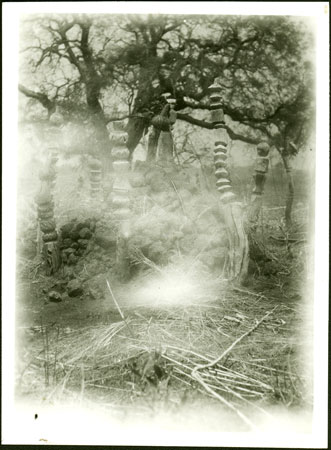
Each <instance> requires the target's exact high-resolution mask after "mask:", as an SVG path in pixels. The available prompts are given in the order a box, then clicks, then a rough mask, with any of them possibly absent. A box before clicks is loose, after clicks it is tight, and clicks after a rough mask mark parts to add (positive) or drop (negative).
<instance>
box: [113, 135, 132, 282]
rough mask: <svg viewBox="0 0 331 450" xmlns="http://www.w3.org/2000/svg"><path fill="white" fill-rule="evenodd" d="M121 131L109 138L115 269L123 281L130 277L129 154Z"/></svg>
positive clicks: (124, 136)
mask: <svg viewBox="0 0 331 450" xmlns="http://www.w3.org/2000/svg"><path fill="white" fill-rule="evenodd" d="M123 128H124V127H122V129H119V130H115V131H114V132H113V134H112V136H111V142H112V144H113V149H112V152H111V156H112V160H113V169H114V182H113V189H112V195H111V204H112V207H113V214H114V218H115V219H116V221H118V239H117V247H116V252H117V254H116V268H117V273H118V276H119V278H121V279H123V280H125V279H127V278H128V277H129V275H130V266H129V260H128V238H129V236H130V216H131V208H130V204H131V201H130V190H131V185H130V181H129V171H130V163H129V156H130V152H129V150H128V148H127V140H128V135H127V133H126V132H125V131H124V130H123Z"/></svg>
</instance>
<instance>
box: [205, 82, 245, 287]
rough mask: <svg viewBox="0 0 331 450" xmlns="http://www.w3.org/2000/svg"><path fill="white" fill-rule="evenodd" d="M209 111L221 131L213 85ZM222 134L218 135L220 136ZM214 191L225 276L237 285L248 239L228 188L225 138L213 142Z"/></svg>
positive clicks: (237, 204)
mask: <svg viewBox="0 0 331 450" xmlns="http://www.w3.org/2000/svg"><path fill="white" fill-rule="evenodd" d="M209 91H210V92H211V95H210V108H211V110H212V117H211V120H212V123H213V124H214V127H215V128H216V129H217V128H221V127H222V124H223V123H224V117H223V110H222V108H221V106H222V105H221V94H220V92H221V87H220V86H219V85H218V84H216V83H214V84H213V85H212V86H210V87H209ZM221 133H223V135H224V133H225V132H224V131H223V132H219V134H220V135H221ZM214 163H215V176H216V187H217V190H218V192H219V194H220V201H219V211H220V217H221V220H222V222H223V224H224V226H225V229H226V233H227V237H228V244H229V249H228V255H227V264H226V267H225V276H226V277H227V278H228V279H229V280H232V281H238V282H241V281H243V280H244V278H245V277H246V275H247V269H248V260H249V259H248V258H249V257H248V239H247V235H246V231H245V227H244V222H243V207H242V204H241V202H239V201H238V199H237V197H236V195H235V194H234V192H233V190H232V186H231V181H230V177H229V172H228V168H227V137H226V136H224V137H222V138H220V139H217V140H216V142H215V149H214Z"/></svg>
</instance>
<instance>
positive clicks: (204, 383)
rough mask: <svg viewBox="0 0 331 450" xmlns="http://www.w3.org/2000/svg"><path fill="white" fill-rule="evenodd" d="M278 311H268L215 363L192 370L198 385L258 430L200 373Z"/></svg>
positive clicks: (226, 352) (226, 351)
mask: <svg viewBox="0 0 331 450" xmlns="http://www.w3.org/2000/svg"><path fill="white" fill-rule="evenodd" d="M275 309H276V307H275V308H274V309H273V310H272V311H268V312H267V314H265V315H264V316H263V317H262V319H260V320H259V321H258V322H257V323H256V324H255V325H254V326H253V327H252V328H250V329H249V330H248V331H246V333H244V334H242V335H241V336H240V337H239V338H238V339H236V340H235V341H234V342H233V343H232V344H231V345H230V347H228V348H227V349H226V350H225V351H224V352H223V353H222V354H221V355H220V356H219V357H217V358H216V359H214V360H213V361H211V362H209V363H208V364H198V365H197V366H195V368H194V369H193V370H192V372H191V376H192V377H193V378H194V379H195V380H196V381H198V383H200V384H201V385H202V386H203V387H204V388H205V390H206V391H207V392H209V393H210V394H211V395H212V396H213V397H215V398H217V399H218V400H219V401H221V402H222V403H224V404H225V405H226V406H228V408H230V409H231V410H232V411H234V412H235V413H236V414H237V415H238V416H239V417H240V418H241V419H242V420H243V421H244V422H245V423H246V424H247V425H249V426H250V427H251V428H253V429H257V427H256V426H255V425H254V424H253V423H252V422H251V421H250V420H249V419H248V417H246V416H245V414H243V413H242V412H241V411H240V410H239V409H237V408H236V407H235V406H234V405H233V404H232V403H230V402H228V401H227V400H226V399H225V398H223V397H222V396H221V395H220V394H218V393H217V392H215V391H214V390H213V389H212V388H211V387H210V386H209V385H208V384H207V383H206V382H205V381H204V380H203V379H202V378H201V376H200V374H199V373H198V371H199V370H202V369H207V368H209V367H213V366H215V365H216V364H218V363H219V362H220V361H221V360H222V359H224V358H225V356H226V355H228V354H229V353H230V352H231V351H232V350H233V349H234V347H235V346H236V345H237V344H238V343H239V342H241V341H242V340H243V339H244V338H245V337H247V336H248V335H249V334H251V333H252V332H253V331H255V330H256V329H257V328H258V327H259V326H260V325H261V323H262V322H263V321H264V320H265V319H266V318H267V317H268V316H270V314H272V313H273V312H274V310H275Z"/></svg>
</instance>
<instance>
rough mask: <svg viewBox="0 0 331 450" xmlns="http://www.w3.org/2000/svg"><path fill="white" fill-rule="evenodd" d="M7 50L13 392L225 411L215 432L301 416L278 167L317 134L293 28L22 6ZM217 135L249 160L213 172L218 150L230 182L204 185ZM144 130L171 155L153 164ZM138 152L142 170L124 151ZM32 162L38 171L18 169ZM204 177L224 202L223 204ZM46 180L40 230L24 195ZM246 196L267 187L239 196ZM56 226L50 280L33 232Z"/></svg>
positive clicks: (305, 237)
mask: <svg viewBox="0 0 331 450" xmlns="http://www.w3.org/2000/svg"><path fill="white" fill-rule="evenodd" d="M21 46H22V53H21V55H22V58H21V71H20V78H21V79H20V85H19V90H20V92H21V93H22V94H23V95H22V96H21V97H20V98H21V103H20V108H21V111H22V112H23V113H24V115H25V117H24V120H22V121H21V127H22V130H24V132H25V133H26V134H25V135H23V132H22V136H21V141H22V146H21V147H22V148H21V154H22V155H23V156H24V158H22V159H21V161H24V164H23V162H22V168H23V169H24V170H21V171H20V176H19V186H18V190H19V193H20V199H21V200H20V202H19V207H18V217H19V224H18V234H17V239H18V246H17V253H18V259H17V261H18V264H17V280H18V289H17V305H18V308H17V311H18V312H17V323H18V340H17V342H18V346H19V348H18V358H17V380H16V381H17V383H16V388H17V396H18V397H19V398H21V399H22V398H23V399H24V398H25V399H35V400H37V401H40V398H44V399H45V400H44V401H45V402H46V403H48V404H62V402H65V401H72V402H74V403H75V402H77V401H79V402H80V404H84V405H85V404H88V405H94V406H95V407H98V408H103V409H105V410H107V412H108V413H109V409H111V410H112V412H113V413H115V416H116V417H119V414H120V413H119V411H126V412H127V413H128V414H129V416H130V415H131V416H135V415H136V414H140V413H142V414H145V413H146V412H147V413H148V414H152V415H154V416H155V415H157V414H158V412H160V413H163V412H165V413H167V414H168V413H169V414H171V415H173V414H175V415H176V414H177V413H179V412H183V411H184V412H185V414H186V413H187V411H188V410H190V409H192V410H195V411H196V410H197V407H198V408H200V406H201V407H202V406H204V405H207V406H208V405H211V407H212V408H214V407H215V410H216V411H219V408H221V411H224V415H225V421H224V423H223V425H222V426H221V428H222V430H223V429H227V430H228V429H229V424H230V425H231V427H232V428H233V429H234V430H238V429H244V430H246V429H255V427H256V426H259V424H260V423H264V421H266V420H267V421H268V420H269V421H270V420H271V422H272V421H273V420H275V417H273V414H271V416H272V417H271V419H270V412H271V413H272V409H273V408H274V407H281V408H283V409H284V410H286V411H297V409H298V408H299V410H302V411H308V412H309V413H310V411H311V408H312V398H311V372H310V371H309V370H305V368H304V366H305V364H306V361H304V353H303V352H302V348H301V347H302V345H303V342H304V340H302V339H301V334H300V333H301V331H300V330H304V332H306V341H307V342H309V340H310V335H309V333H310V331H311V330H310V329H309V326H308V325H307V324H306V323H304V320H303V317H304V314H303V309H304V305H303V303H302V297H303V291H302V286H305V288H306V287H307V285H306V281H307V277H308V274H309V271H310V269H311V267H310V260H309V258H310V254H311V244H310V242H309V231H310V229H309V220H310V218H311V212H310V210H309V192H308V191H309V186H310V184H311V180H310V179H309V175H307V173H304V172H299V171H296V170H293V171H292V170H291V164H290V161H291V158H292V157H293V156H295V155H296V154H297V153H298V152H302V151H303V150H304V149H305V148H306V147H308V146H309V145H310V142H311V139H313V136H314V126H313V120H314V101H313V99H314V87H313V80H314V76H313V62H312V56H311V54H310V52H311V48H312V44H311V36H310V31H309V27H308V26H307V24H306V23H305V22H302V21H298V20H294V19H291V18H288V17H277V16H274V17H241V16H224V17H214V16H212V17H211V16H201V17H200V16H199V17H198V16H185V17H180V16H166V15H164V16H162V15H148V16H130V15H126V16H120V15H119V16H107V15H102V16H99V15H89V16H86V15H82V14H80V15H66V16H62V15H54V14H53V15H38V16H33V17H26V18H25V19H24V21H22V39H21ZM215 80H216V82H217V83H218V85H219V86H220V91H221V92H220V97H221V100H220V102H221V108H222V110H223V114H224V120H218V121H217V126H215V123H216V122H215V120H214V119H215V108H213V105H212V102H210V99H209V91H208V88H209V86H210V85H211V84H213V83H214V82H215ZM217 89H218V88H216V90H217ZM166 93H169V94H170V95H171V98H173V99H174V100H175V101H176V103H175V104H174V103H172V104H171V105H170V106H168V104H167V102H168V103H169V97H167V95H164V94H166ZM167 98H168V100H167ZM173 104H174V111H173V110H172V105H173ZM40 105H41V109H38V108H39V107H40ZM211 110H213V111H214V112H213V113H212V114H214V119H213V118H212V120H211V119H210V115H211ZM217 114H218V115H219V116H218V117H220V115H221V111H220V109H218V110H217ZM123 120H125V125H126V132H127V135H128V140H127V142H126V143H125V141H124V139H125V132H124V131H123ZM31 124H32V125H31ZM157 127H159V128H157ZM148 130H149V131H150V134H149V136H150V139H149V143H147V142H146V133H147V132H148ZM198 133H200V135H201V136H202V137H201V140H200V141H199V140H198V139H197V138H196V136H197V135H198ZM207 133H208V134H207ZM224 134H227V136H228V138H229V145H228V147H229V149H230V150H231V152H230V151H228V153H234V152H236V149H237V148H238V149H239V148H240V145H254V153H252V156H253V155H254V157H255V156H256V149H257V151H258V157H259V158H260V159H259V160H258V162H257V163H256V165H255V167H254V166H253V164H250V165H249V166H246V167H241V168H238V167H233V165H232V166H231V164H227V159H226V156H224V155H226V144H224V143H223V142H221V144H220V145H219V147H217V146H216V147H217V148H218V150H217V151H218V153H217V158H219V159H218V163H217V164H218V168H219V170H220V172H222V171H223V172H224V173H226V175H225V176H224V177H223V175H222V176H219V177H218V178H217V176H215V167H214V165H215V164H214V160H213V147H214V143H215V141H218V140H219V137H220V136H224ZM110 135H111V136H110ZM158 139H160V141H162V139H163V141H162V145H168V146H169V149H170V151H169V152H168V155H171V156H172V157H171V158H170V159H169V158H165V159H162V158H160V155H159V154H158V151H156V150H157V149H158V145H160V141H158ZM29 140H30V144H29ZM239 142H240V144H239ZM237 143H238V147H236V146H237ZM29 145H30V147H29ZM232 145H233V148H232ZM151 146H154V147H155V148H153V149H151ZM222 146H223V147H222ZM54 147H56V149H57V151H58V155H57V156H56V155H55V153H54ZM126 147H127V148H128V150H129V152H128V150H127V149H126ZM148 147H149V148H148ZM29 148H30V149H33V150H35V152H36V153H35V155H34V159H33V157H32V156H31V158H30V155H26V154H24V152H27V149H29ZM139 148H140V149H142V150H144V151H145V156H146V154H147V160H146V161H139V160H138V161H136V160H135V156H136V152H135V150H138V149H139ZM247 148H248V151H250V147H247ZM36 149H37V150H36ZM224 149H225V150H224ZM269 150H270V155H271V156H273V155H274V154H275V153H276V154H279V155H280V158H279V159H281V160H282V161H283V163H284V167H285V169H286V173H287V177H288V178H287V184H288V187H289V194H286V193H285V189H286V186H285V184H286V183H284V179H283V178H282V177H283V175H282V172H281V171H280V170H279V167H275V166H272V167H270V168H269V172H268V174H267V171H268V170H267V169H268V167H267V166H268V163H266V158H267V157H268V155H269ZM38 152H39V153H38ZM129 153H130V158H131V160H132V164H131V166H132V167H131V170H129V164H128V162H127V158H128V155H129ZM55 156H56V157H55ZM50 157H51V158H53V159H52V161H53V162H52V173H51V174H49V173H48V172H47V170H46V169H45V167H46V168H47V167H50V166H49V158H50ZM42 158H43V159H45V160H46V161H45V164H44V165H42V164H41V163H40V159H42ZM112 159H113V160H114V161H115V166H116V170H111V164H110V163H111V162H114V161H112ZM143 159H144V158H143ZM251 159H253V157H251ZM263 161H264V162H263ZM261 165H262V166H263V167H262V166H261ZM261 167H262V168H263V170H262V172H261ZM39 169H41V176H40V180H38V179H37V176H35V177H34V178H33V177H32V175H31V174H33V173H34V174H36V173H37V172H38V171H39ZM101 171H102V174H101ZM220 172H219V173H220ZM223 172H222V173H223ZM228 172H229V173H228ZM261 173H263V175H261ZM27 174H28V175H27ZM254 174H255V182H254V181H252V176H253V175H254ZM50 175H51V176H50ZM259 177H260V178H259ZM216 179H217V181H218V185H217V187H218V188H219V187H220V186H221V187H222V185H223V184H224V183H225V184H226V190H225V192H227V193H228V192H229V190H231V201H232V202H233V204H234V205H235V206H234V208H232V207H231V205H232V203H231V204H230V207H229V208H227V209H226V208H222V205H223V204H222V201H220V199H223V198H226V196H225V197H221V196H220V195H219V192H217V190H216V186H215V181H216ZM114 180H115V181H114ZM294 180H295V182H296V184H297V191H296V196H295V197H293V192H294V191H293V190H294V187H293V186H294ZM254 183H255V185H254ZM130 184H131V190H130V191H129V190H128V186H129V187H130ZM46 185H47V186H46ZM115 185H116V186H115ZM45 186H46V187H47V199H46V200H47V202H46V201H45V199H44V198H42V200H43V201H41V202H39V203H40V205H39V210H38V214H39V215H40V214H41V215H43V217H42V218H43V220H44V222H45V223H44V222H43V224H42V227H43V228H42V229H41V228H40V224H39V223H38V216H37V210H36V205H34V204H33V201H31V199H32V198H34V197H35V196H36V194H37V192H38V191H39V190H40V187H41V188H42V189H41V192H44V191H45ZM223 187H224V186H223ZM254 187H255V188H258V191H255V193H256V192H257V193H258V194H262V193H263V189H264V191H265V192H264V196H260V197H259V199H258V201H255V204H254V198H253V201H252V199H251V194H252V192H253V188H254ZM115 188H116V189H115ZM115 191H116V192H115ZM114 192H115V194H116V195H115V196H114ZM220 192H221V190H220ZM92 194H93V195H92ZM115 197H116V198H115ZM37 198H39V200H40V194H39V197H38V196H37ZM114 199H115V200H114ZM286 199H287V200H286ZM255 200H256V199H255ZM285 201H287V204H286V205H285V204H284V203H285ZM45 204H46V207H45ZM224 204H225V201H224ZM253 207H254V208H255V209H254V211H255V213H254V214H252V209H253ZM236 208H237V209H236ZM284 210H285V212H286V214H285V216H286V217H285V218H286V221H285V222H284V218H283V215H284ZM226 211H228V212H229V214H230V213H231V215H232V214H234V213H236V214H238V217H239V216H240V217H239V218H240V220H241V222H238V221H234V222H231V221H230V219H229V220H226V218H225V217H224V214H225V213H226ZM124 213H125V214H124ZM45 214H46V216H47V217H46V218H45V217H44V216H45ZM123 214H124V215H123ZM48 216H51V217H48ZM122 216H123V217H124V216H125V221H124V219H123V217H122ZM253 216H254V221H250V220H249V219H250V218H252V217H253ZM119 217H122V219H121V218H119ZM251 222H254V224H253V225H252V223H251ZM231 223H244V224H245V225H246V227H245V228H244V227H242V230H241V231H242V235H243V236H244V237H245V239H246V235H248V241H249V265H248V271H247V273H246V272H245V275H246V277H245V279H244V280H242V281H243V282H242V284H241V285H240V286H239V285H238V284H237V283H234V282H233V283H232V281H233V280H232V279H229V278H228V274H229V271H228V270H227V268H228V267H229V266H231V263H232V261H233V259H231V255H232V253H236V250H237V248H236V241H235V239H233V235H232V234H231ZM229 224H230V225H229ZM54 228H56V232H57V233H58V235H57V236H58V237H56V250H57V253H56V254H57V256H58V257H57V259H56V265H55V264H52V265H51V267H55V266H56V268H57V269H58V267H59V270H52V271H49V270H48V271H47V265H45V261H44V260H43V258H42V254H41V251H40V246H42V239H41V237H40V233H41V232H44V231H43V230H46V229H47V230H49V229H50V230H51V231H52V232H53V231H54ZM54 236H55V234H54ZM231 239H232V240H231ZM119 249H120V251H119ZM243 250H244V251H245V252H246V248H244V249H243ZM119 253H120V254H119ZM246 257H247V254H246ZM124 273H125V277H126V278H125V280H124V279H123V278H124V277H123V276H122V275H123V274H124ZM252 411H255V412H256V414H255V413H254V414H253V413H252ZM267 418H268V419H267ZM214 426H215V427H216V428H215V429H217V431H219V430H220V425H219V421H218V426H216V425H212V428H213V427H214Z"/></svg>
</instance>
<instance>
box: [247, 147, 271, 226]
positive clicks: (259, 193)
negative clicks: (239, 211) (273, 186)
mask: <svg viewBox="0 0 331 450" xmlns="http://www.w3.org/2000/svg"><path fill="white" fill-rule="evenodd" d="M256 150H257V158H256V164H255V174H254V176H253V178H254V182H255V186H254V189H253V193H252V198H251V205H250V212H249V215H248V219H249V225H250V228H256V226H257V222H258V219H259V216H260V212H261V209H262V199H263V193H264V185H265V182H266V178H267V177H266V175H267V173H268V169H269V152H270V147H269V145H268V143H267V142H260V143H259V144H258V145H257V148H256Z"/></svg>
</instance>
